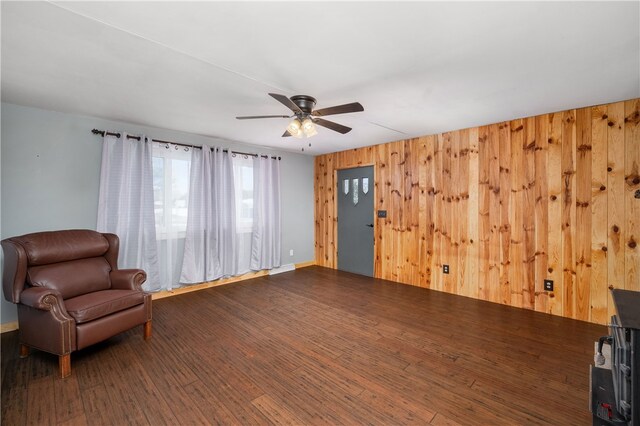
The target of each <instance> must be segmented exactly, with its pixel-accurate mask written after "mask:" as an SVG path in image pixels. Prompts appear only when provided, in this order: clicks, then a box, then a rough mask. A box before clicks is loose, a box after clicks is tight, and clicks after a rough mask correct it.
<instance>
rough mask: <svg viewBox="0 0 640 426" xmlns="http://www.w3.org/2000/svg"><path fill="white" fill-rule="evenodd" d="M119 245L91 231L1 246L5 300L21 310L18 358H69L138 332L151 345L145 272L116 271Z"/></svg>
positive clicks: (66, 370)
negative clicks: (36, 352) (36, 353)
mask: <svg viewBox="0 0 640 426" xmlns="http://www.w3.org/2000/svg"><path fill="white" fill-rule="evenodd" d="M118 248H119V239H118V237H117V236H116V235H114V234H102V233H99V232H95V231H90V230H69V231H53V232H37V233H34V234H27V235H23V236H20V237H14V238H7V239H6V240H2V249H3V250H4V272H3V279H2V287H3V291H4V297H5V299H7V300H8V301H10V302H12V303H16V304H17V305H18V325H19V329H20V331H19V333H20V356H21V357H26V356H28V355H29V348H30V347H31V348H36V349H40V350H42V351H45V352H50V353H53V354H56V355H58V359H59V364H60V375H61V377H67V376H69V375H70V374H71V352H73V351H75V350H79V349H83V348H85V347H87V346H90V345H93V344H94V343H97V342H100V341H102V340H105V339H107V338H109V337H111V336H114V335H116V334H118V333H121V332H123V331H126V330H129V329H131V328H133V327H135V326H138V325H144V338H145V340H147V339H149V338H150V337H151V295H150V294H148V293H145V292H144V291H143V290H142V288H141V286H142V283H144V282H145V281H146V279H147V275H146V273H145V272H144V271H143V270H141V269H118Z"/></svg>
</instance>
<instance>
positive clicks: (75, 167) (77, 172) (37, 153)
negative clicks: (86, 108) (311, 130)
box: [0, 103, 314, 323]
mask: <svg viewBox="0 0 640 426" xmlns="http://www.w3.org/2000/svg"><path fill="white" fill-rule="evenodd" d="M1 114H2V126H1V127H2V131H1V137H2V139H1V145H0V150H1V151H2V152H1V154H0V160H1V165H0V173H1V176H2V188H1V191H2V192H1V200H0V208H1V224H0V237H1V238H8V237H12V236H16V235H22V234H26V233H30V232H37V231H50V230H57V229H69V228H88V229H95V227H96V217H97V208H98V188H99V179H100V159H101V155H102V143H101V137H100V136H96V135H93V134H91V133H90V131H91V129H93V128H97V129H102V130H104V129H107V130H114V131H125V132H129V133H133V134H141V133H143V134H146V135H147V136H149V137H151V138H157V139H163V140H170V141H176V142H184V143H189V144H194V145H211V146H221V147H226V148H231V149H234V150H239V151H245V152H261V153H265V154H271V155H278V156H281V157H282V162H281V163H280V169H281V179H282V229H283V230H282V263H283V264H288V263H300V262H306V261H310V260H313V258H314V240H313V238H314V237H313V230H314V218H313V157H311V156H305V155H301V154H296V153H291V152H284V151H275V150H269V149H265V148H262V147H260V148H258V147H254V146H249V145H242V144H237V143H231V142H227V141H222V140H216V139H213V138H209V137H204V136H199V135H193V134H189V133H182V132H176V131H172V130H166V129H159V128H154V127H145V126H138V125H133V124H128V123H122V122H116V121H109V120H103V119H100V118H96V117H88V116H81V115H75V114H66V113H60V112H54V111H48V110H43V109H36V108H28V107H23V106H18V105H13V104H7V103H2V109H1ZM291 249H293V251H294V255H293V256H289V250H291ZM0 310H1V321H2V323H7V322H11V321H16V320H17V314H16V309H15V306H14V305H12V304H11V303H9V302H7V301H6V300H4V297H3V298H2V303H1V304H0Z"/></svg>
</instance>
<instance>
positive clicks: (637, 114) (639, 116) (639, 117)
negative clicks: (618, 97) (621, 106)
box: [624, 111, 640, 124]
mask: <svg viewBox="0 0 640 426" xmlns="http://www.w3.org/2000/svg"><path fill="white" fill-rule="evenodd" d="M624 122H625V123H633V124H638V123H640V111H634V112H633V113H632V114H631V115H629V116H628V117H627V118H625V119H624Z"/></svg>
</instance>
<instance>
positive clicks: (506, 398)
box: [1, 267, 606, 425]
mask: <svg viewBox="0 0 640 426" xmlns="http://www.w3.org/2000/svg"><path fill="white" fill-rule="evenodd" d="M153 317H154V335H153V337H152V339H151V340H150V341H148V342H144V341H143V339H142V328H141V327H140V328H136V329H135V330H131V331H129V332H127V333H123V334H122V335H119V336H116V337H114V338H112V339H110V340H108V341H106V342H103V343H101V344H98V345H95V346H93V347H91V348H88V349H86V350H83V351H79V352H76V353H73V354H72V356H71V366H72V375H71V377H70V378H68V379H65V380H61V379H59V378H58V377H57V372H58V371H57V367H58V363H57V357H55V356H52V355H49V354H45V353H42V352H38V351H32V354H31V355H30V356H29V358H27V359H19V358H18V342H17V340H18V337H17V332H11V333H4V334H3V335H2V339H1V343H2V363H1V368H2V418H1V420H2V424H3V425H22V424H38V425H42V424H64V425H80V424H93V425H102V424H114V425H124V424H152V425H162V424H171V425H175V424H228V425H233V424H265V425H269V424H276V425H280V424H293V425H299V424H314V425H315V424H332V425H336V424H379V425H389V424H421V425H424V424H432V425H456V424H460V425H465V424H474V425H478V424H491V425H499V424H509V425H513V424H527V425H530V424H553V425H559V424H562V425H573V424H575V425H580V424H590V414H589V412H588V408H587V407H588V404H587V402H588V401H587V400H588V384H589V380H588V366H589V364H590V362H591V360H592V358H593V342H594V340H596V339H597V338H598V337H599V336H600V335H603V334H606V329H605V328H604V327H602V326H598V325H594V324H589V323H586V322H580V321H575V320H570V319H566V318H560V317H556V316H550V315H546V314H542V313H537V312H532V311H525V310H521V309H517V308H511V307H507V306H504V305H498V304H492V303H489V302H484V301H479V300H475V299H470V298H465V297H461V296H455V295H451V294H446V293H440V292H436V291H430V290H426V289H421V288H417V287H411V286H406V285H402V284H396V283H392V282H389V281H383V280H376V279H371V278H366V277H361V276H358V275H353V274H348V273H344V272H339V271H335V270H332V269H326V268H321V267H309V268H305V269H301V270H297V271H294V272H288V273H285V274H280V275H275V276H266V277H261V278H256V279H253V280H250V281H245V282H240V283H235V284H229V285H225V286H221V287H215V288H211V289H208V290H203V291H199V292H193V293H187V294H184V295H181V296H176V297H172V298H167V299H162V300H157V301H155V302H154V306H153Z"/></svg>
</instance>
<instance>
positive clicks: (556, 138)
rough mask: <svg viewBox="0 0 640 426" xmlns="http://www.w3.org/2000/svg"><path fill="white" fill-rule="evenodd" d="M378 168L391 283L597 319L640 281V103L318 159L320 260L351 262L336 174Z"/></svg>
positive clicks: (380, 228)
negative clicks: (550, 284)
mask: <svg viewBox="0 0 640 426" xmlns="http://www.w3.org/2000/svg"><path fill="white" fill-rule="evenodd" d="M366 165H373V166H374V169H375V179H374V180H375V182H374V191H375V194H374V195H375V200H376V201H375V208H376V210H387V217H386V218H384V219H382V218H380V219H376V222H375V229H374V235H375V240H374V253H375V263H374V265H375V267H374V268H375V271H374V274H375V276H376V277H378V278H383V279H388V280H392V281H396V282H400V283H405V284H410V285H416V286H421V287H427V288H431V289H434V290H439V291H445V292H449V293H455V294H459V295H463V296H468V297H473V298H478V299H483V300H488V301H492V302H496V303H502V304H507V305H511V306H516V307H520V308H525V309H534V310H536V311H541V312H547V313H550V314H554V315H560V316H565V317H569V318H575V319H580V320H584V321H591V322H594V323H598V324H605V323H606V322H607V319H608V317H609V315H611V314H612V312H613V309H614V308H613V306H612V302H611V299H610V296H609V291H608V289H609V288H611V287H615V288H626V289H632V290H640V247H638V243H639V242H640V200H639V199H636V198H635V197H634V194H635V191H637V190H640V99H633V100H629V101H624V102H617V103H612V104H606V105H598V106H594V107H587V108H578V109H573V110H569V111H562V112H557V113H550V114H544V115H539V116H536V117H528V118H523V119H517V120H512V121H510V122H503V123H496V124H491V125H487V126H480V127H477V128H471V129H464V130H458V131H452V132H446V133H442V134H438V135H432V136H424V137H420V138H415V139H408V140H402V141H397V142H391V143H387V144H382V145H376V146H369V147H365V148H359V149H353V150H348V151H342V152H337V153H333V154H326V155H321V156H318V157H316V159H315V251H316V262H317V264H318V265H321V266H326V267H329V268H337V267H338V265H337V256H336V253H337V249H338V247H337V235H336V233H337V220H338V218H337V215H336V211H337V208H336V207H337V206H336V200H335V197H334V194H335V191H336V190H337V185H338V182H337V181H336V171H337V170H338V169H343V168H352V167H359V166H366ZM444 264H448V265H449V267H450V273H449V274H448V275H447V274H443V273H442V265H444ZM544 279H552V280H553V281H554V291H553V292H547V291H544V288H543V280H544Z"/></svg>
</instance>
